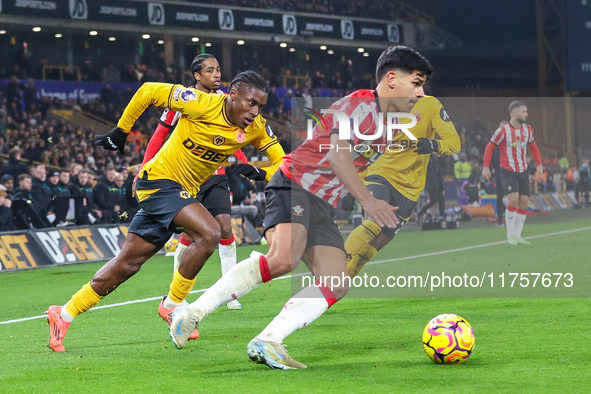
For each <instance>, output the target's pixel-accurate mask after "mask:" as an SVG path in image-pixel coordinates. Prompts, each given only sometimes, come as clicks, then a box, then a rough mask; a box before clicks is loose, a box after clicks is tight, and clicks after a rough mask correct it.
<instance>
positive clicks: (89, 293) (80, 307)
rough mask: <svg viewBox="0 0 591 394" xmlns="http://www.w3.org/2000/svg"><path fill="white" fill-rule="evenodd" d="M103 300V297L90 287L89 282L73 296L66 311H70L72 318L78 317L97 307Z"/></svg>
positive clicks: (67, 304)
mask: <svg viewBox="0 0 591 394" xmlns="http://www.w3.org/2000/svg"><path fill="white" fill-rule="evenodd" d="M102 298H103V297H101V296H100V295H98V294H96V292H95V291H94V289H93V288H92V287H91V286H90V282H88V283H87V284H85V285H84V286H82V288H81V289H80V290H78V292H77V293H76V294H74V295H73V296H72V298H71V299H70V301H68V302H67V303H66V311H68V314H70V316H72V317H76V316H78V315H79V314H81V313H84V312H86V311H88V310H89V309H90V308H92V307H94V306H96V304H98V303H99V301H100V300H101V299H102Z"/></svg>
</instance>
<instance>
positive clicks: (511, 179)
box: [501, 168, 530, 196]
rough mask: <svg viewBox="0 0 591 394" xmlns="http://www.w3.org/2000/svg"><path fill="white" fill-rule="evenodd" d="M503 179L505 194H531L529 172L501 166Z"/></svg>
mask: <svg viewBox="0 0 591 394" xmlns="http://www.w3.org/2000/svg"><path fill="white" fill-rule="evenodd" d="M501 181H503V188H504V189H505V194H511V193H519V195H520V196H529V195H530V191H529V174H528V173H527V171H526V172H513V171H509V170H506V169H504V168H501Z"/></svg>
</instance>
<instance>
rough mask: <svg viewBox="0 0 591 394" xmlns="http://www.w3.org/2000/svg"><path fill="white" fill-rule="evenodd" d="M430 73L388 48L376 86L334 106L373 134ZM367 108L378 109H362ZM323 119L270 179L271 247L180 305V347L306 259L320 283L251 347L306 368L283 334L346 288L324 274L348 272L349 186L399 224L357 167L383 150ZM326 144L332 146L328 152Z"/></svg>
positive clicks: (372, 209) (263, 356)
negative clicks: (227, 307)
mask: <svg viewBox="0 0 591 394" xmlns="http://www.w3.org/2000/svg"><path fill="white" fill-rule="evenodd" d="M431 72H432V68H431V65H430V64H429V63H428V62H427V60H426V59H425V58H424V57H423V56H422V55H420V54H419V53H418V52H416V51H414V50H413V49H411V48H408V47H405V46H392V47H389V48H388V49H386V50H385V51H384V52H382V54H381V55H380V58H379V59H378V62H377V67H376V80H377V81H379V82H378V85H377V87H376V89H375V90H369V89H362V90H357V91H355V92H353V93H351V94H350V95H348V96H347V97H345V98H343V99H341V100H339V101H337V102H335V103H334V104H333V105H331V108H332V109H338V110H340V111H343V112H344V113H345V114H346V115H347V116H349V117H350V116H352V114H353V113H354V112H355V113H358V114H362V116H360V117H359V119H358V120H359V130H363V131H360V132H362V133H364V134H367V135H374V136H375V135H376V128H377V127H378V126H381V125H380V124H379V123H378V122H382V121H383V118H382V117H379V116H378V112H384V113H386V112H408V111H410V110H411V109H412V108H413V106H414V105H415V103H416V102H417V101H418V100H419V98H421V97H423V96H424V92H423V84H424V83H425V81H426V80H427V79H428V78H429V76H430V75H431ZM368 107H369V108H375V109H376V111H362V110H361V109H362V108H368ZM324 119H325V121H326V123H327V127H325V128H322V127H321V126H316V127H315V129H314V134H313V136H312V138H311V139H307V140H306V141H305V142H304V143H303V144H301V145H300V146H298V147H297V148H296V149H295V150H294V151H293V152H292V153H290V154H289V155H287V156H286V157H285V158H284V162H283V164H282V165H281V167H280V171H277V172H276V173H275V175H274V176H273V178H272V179H271V181H270V182H269V184H268V185H267V188H266V190H265V192H266V196H267V213H266V216H265V229H264V230H265V237H266V238H267V240H268V242H269V252H268V253H267V254H266V255H261V254H259V253H253V254H251V257H250V258H248V259H246V260H243V261H241V262H240V263H238V264H237V265H236V266H235V267H234V268H233V269H231V270H230V272H228V273H227V274H226V275H225V276H222V278H221V279H220V280H218V281H217V282H216V283H215V284H214V285H213V286H211V287H210V288H209V289H208V290H207V291H206V292H205V293H204V294H203V295H202V296H201V297H199V298H198V299H197V301H195V302H193V303H192V304H190V305H189V306H187V307H182V308H178V309H177V310H175V312H174V313H173V322H172V325H171V327H170V334H171V337H172V338H173V341H174V343H175V344H176V346H177V347H178V348H182V347H184V346H185V345H186V343H187V337H188V335H189V334H190V333H191V331H192V330H193V329H194V328H196V327H197V326H198V325H199V322H200V321H202V320H203V319H204V318H205V317H206V316H207V315H209V314H210V313H212V312H213V311H214V310H216V309H217V308H218V307H219V306H220V305H223V304H224V303H226V302H228V301H229V300H231V299H233V298H240V297H241V296H243V295H244V294H246V293H248V292H249V291H251V290H252V289H254V288H255V287H257V286H259V285H260V284H262V283H265V282H268V281H270V280H271V279H272V278H277V277H279V276H282V275H285V274H287V273H289V272H291V271H292V270H293V269H295V268H296V267H297V266H298V265H299V263H300V261H301V260H303V261H304V263H305V264H306V266H307V267H308V268H309V269H310V271H311V272H312V274H313V275H314V278H316V279H319V282H317V283H316V284H315V285H313V286H309V287H305V288H303V289H302V290H301V291H299V292H298V293H297V294H295V295H294V296H293V297H292V298H291V299H290V300H288V301H287V302H286V303H285V305H284V307H283V308H282V309H281V312H280V313H279V314H278V315H277V316H276V317H275V318H274V319H273V321H272V322H271V323H270V324H269V325H267V327H266V328H265V329H264V330H263V331H262V332H261V333H260V334H259V335H257V336H256V337H255V338H253V339H252V340H251V341H250V343H249V344H248V345H247V353H248V355H249V357H250V359H251V360H252V361H254V362H257V363H260V364H266V365H267V366H269V367H271V368H277V369H298V368H306V366H305V365H304V364H302V363H300V362H297V361H295V360H294V359H293V358H291V357H290V356H289V354H288V353H287V352H286V350H285V348H284V347H283V341H284V339H285V338H286V337H287V336H289V335H290V334H291V333H293V332H294V331H295V330H297V329H300V328H303V327H305V326H308V325H309V324H310V323H312V322H313V321H315V320H316V319H318V318H319V317H320V316H322V315H323V314H324V312H326V311H327V310H328V308H329V307H331V306H332V305H334V304H335V303H336V302H337V301H338V300H339V299H341V298H343V297H344V296H345V295H346V293H347V291H348V284H347V283H346V282H345V281H343V283H341V284H340V285H338V286H334V287H332V286H331V288H329V287H327V286H326V283H323V282H322V281H321V278H325V277H335V276H336V277H339V278H340V277H345V276H346V273H347V265H346V256H345V251H344V244H343V238H342V236H341V233H340V231H339V229H338V226H337V224H336V223H335V221H334V219H335V217H336V211H335V209H336V206H337V203H338V201H339V198H340V197H341V192H342V190H343V187H345V188H346V189H347V190H349V191H350V193H351V194H352V195H353V196H354V197H355V198H356V199H357V200H358V201H359V202H360V203H361V205H362V206H363V208H364V209H365V210H366V212H368V213H369V214H370V215H371V216H372V217H374V218H375V220H376V221H377V222H378V225H379V226H384V227H389V228H392V229H393V228H396V227H397V226H398V225H399V220H398V219H397V217H396V213H395V211H396V208H395V207H393V206H392V205H390V204H388V203H387V202H386V201H383V200H379V199H377V198H376V197H375V196H373V195H372V194H371V192H370V190H369V189H368V188H367V187H366V186H365V185H364V184H363V182H362V181H361V179H360V177H359V175H358V171H363V170H365V169H366V168H367V167H368V166H369V165H370V164H371V163H372V159H373V160H375V158H377V157H379V155H380V154H381V153H383V150H382V151H378V150H377V149H376V150H375V151H374V152H372V154H371V155H370V154H367V151H365V153H364V154H358V153H357V152H354V151H352V150H351V146H352V145H353V146H356V145H357V144H360V143H361V142H362V138H360V137H359V136H358V135H355V136H354V138H353V139H352V140H347V139H343V140H341V139H339V133H338V132H333V130H336V129H338V126H337V119H336V118H335V117H334V115H333V114H326V115H325V116H324ZM387 142H388V141H387V135H386V133H383V134H382V135H381V136H378V137H376V139H375V140H374V141H373V142H372V145H371V146H370V148H371V149H372V150H373V149H374V148H372V146H378V147H379V146H380V145H382V146H384V147H385V145H386V143H387ZM428 143H429V142H428ZM421 145H422V146H421V148H422V149H426V148H425V147H424V146H423V145H424V144H421ZM322 146H325V147H326V146H331V148H326V149H325V150H324V151H323V149H322ZM366 146H367V145H366ZM378 149H379V148H378ZM425 163H426V160H425ZM425 166H426V164H425ZM423 177H424V175H423ZM423 181H424V179H423Z"/></svg>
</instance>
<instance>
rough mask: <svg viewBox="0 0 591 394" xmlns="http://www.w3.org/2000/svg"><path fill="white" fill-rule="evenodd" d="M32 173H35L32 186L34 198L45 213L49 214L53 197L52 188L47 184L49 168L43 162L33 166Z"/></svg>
mask: <svg viewBox="0 0 591 394" xmlns="http://www.w3.org/2000/svg"><path fill="white" fill-rule="evenodd" d="M31 175H33V177H32V183H33V185H32V187H31V194H32V195H33V200H34V201H36V202H37V204H38V205H39V207H40V209H41V210H42V213H43V215H47V211H48V209H49V204H51V200H52V199H53V196H52V193H51V189H50V188H49V187H48V186H47V185H46V179H47V170H46V169H45V166H44V165H43V164H40V165H38V166H35V167H33V170H32V171H31Z"/></svg>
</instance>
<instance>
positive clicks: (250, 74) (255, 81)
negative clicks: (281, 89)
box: [230, 70, 269, 93]
mask: <svg viewBox="0 0 591 394" xmlns="http://www.w3.org/2000/svg"><path fill="white" fill-rule="evenodd" d="M243 84H244V85H251V86H254V87H255V88H256V89H259V90H262V91H263V92H265V93H267V92H268V91H269V89H268V87H267V81H265V78H263V77H261V76H260V75H259V74H257V73H256V72H254V71H250V70H248V71H244V72H241V73H240V74H238V75H236V77H235V78H234V79H233V80H232V83H231V84H230V89H232V88H235V89H238V88H239V87H240V86H241V85H243Z"/></svg>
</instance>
